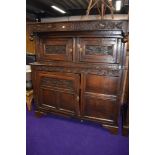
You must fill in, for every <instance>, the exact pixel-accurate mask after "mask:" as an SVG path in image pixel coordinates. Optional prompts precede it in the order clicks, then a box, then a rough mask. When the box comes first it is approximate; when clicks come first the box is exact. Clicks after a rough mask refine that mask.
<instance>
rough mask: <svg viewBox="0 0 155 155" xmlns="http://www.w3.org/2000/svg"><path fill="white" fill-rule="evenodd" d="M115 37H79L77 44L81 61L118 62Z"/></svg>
mask: <svg viewBox="0 0 155 155" xmlns="http://www.w3.org/2000/svg"><path fill="white" fill-rule="evenodd" d="M118 47H119V46H118V43H117V39H116V38H80V39H79V44H78V51H79V53H80V54H79V57H80V61H81V62H106V63H119V53H120V51H119V49H118Z"/></svg>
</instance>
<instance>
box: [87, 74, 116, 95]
mask: <svg viewBox="0 0 155 155" xmlns="http://www.w3.org/2000/svg"><path fill="white" fill-rule="evenodd" d="M118 80H119V79H118V77H110V76H100V75H93V74H87V75H86V77H85V83H86V84H85V92H94V93H100V94H108V95H116V94H117V89H118Z"/></svg>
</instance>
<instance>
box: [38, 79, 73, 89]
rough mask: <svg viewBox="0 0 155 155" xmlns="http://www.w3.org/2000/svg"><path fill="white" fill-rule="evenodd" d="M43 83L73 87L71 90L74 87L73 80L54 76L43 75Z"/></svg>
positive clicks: (67, 87)
mask: <svg viewBox="0 0 155 155" xmlns="http://www.w3.org/2000/svg"><path fill="white" fill-rule="evenodd" d="M41 85H45V86H52V87H58V88H64V89H71V90H72V89H73V81H71V80H64V79H58V78H53V77H43V78H42V79H41Z"/></svg>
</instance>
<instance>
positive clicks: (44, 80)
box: [36, 71, 79, 114]
mask: <svg viewBox="0 0 155 155" xmlns="http://www.w3.org/2000/svg"><path fill="white" fill-rule="evenodd" d="M36 78H37V82H38V84H37V85H38V91H37V94H38V97H39V99H38V100H39V101H38V102H39V106H40V107H43V108H49V110H52V109H53V110H59V111H62V112H65V113H71V114H79V100H77V98H78V96H79V75H77V74H70V73H59V72H44V71H40V72H38V74H37V77H36Z"/></svg>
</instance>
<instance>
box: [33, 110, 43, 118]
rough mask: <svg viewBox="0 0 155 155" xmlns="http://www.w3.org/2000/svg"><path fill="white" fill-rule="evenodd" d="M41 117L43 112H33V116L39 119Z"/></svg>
mask: <svg viewBox="0 0 155 155" xmlns="http://www.w3.org/2000/svg"><path fill="white" fill-rule="evenodd" d="M43 115H44V113H43V112H41V111H35V116H36V117H37V118H40V117H42V116H43Z"/></svg>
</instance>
